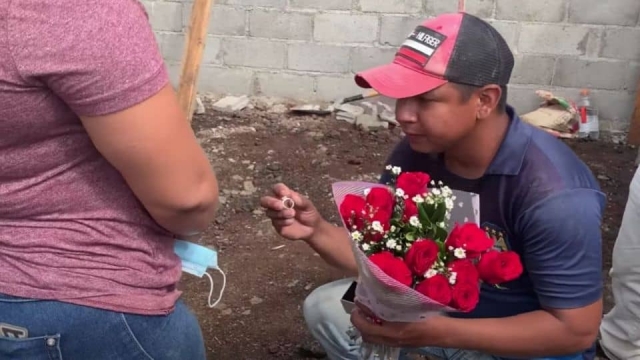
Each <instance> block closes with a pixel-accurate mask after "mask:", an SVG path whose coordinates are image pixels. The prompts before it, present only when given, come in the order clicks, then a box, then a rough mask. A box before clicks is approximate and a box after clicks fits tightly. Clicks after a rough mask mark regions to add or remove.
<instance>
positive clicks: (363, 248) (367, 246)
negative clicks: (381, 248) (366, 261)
mask: <svg viewBox="0 0 640 360" xmlns="http://www.w3.org/2000/svg"><path fill="white" fill-rule="evenodd" d="M369 249H371V246H369V244H362V250H364V251H369Z"/></svg>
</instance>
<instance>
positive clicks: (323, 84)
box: [316, 75, 365, 101]
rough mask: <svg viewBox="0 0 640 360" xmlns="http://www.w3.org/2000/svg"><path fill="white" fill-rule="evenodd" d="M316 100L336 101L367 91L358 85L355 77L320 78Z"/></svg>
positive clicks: (317, 79) (318, 78) (318, 79)
mask: <svg viewBox="0 0 640 360" xmlns="http://www.w3.org/2000/svg"><path fill="white" fill-rule="evenodd" d="M316 81H317V90H316V98H317V99H318V100H321V101H335V100H337V99H341V98H345V97H347V96H352V95H357V94H360V93H362V92H364V91H365V89H362V88H361V87H359V86H358V85H356V83H355V80H354V78H353V75H347V76H340V77H330V76H318V77H317V78H316Z"/></svg>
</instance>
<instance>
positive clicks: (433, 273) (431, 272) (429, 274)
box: [424, 269, 438, 279]
mask: <svg viewBox="0 0 640 360" xmlns="http://www.w3.org/2000/svg"><path fill="white" fill-rule="evenodd" d="M436 275H438V272H437V271H436V270H435V269H429V270H427V272H426V273H425V274H424V277H425V278H427V279H430V278H432V277H434V276H436Z"/></svg>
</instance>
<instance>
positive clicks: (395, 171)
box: [391, 166, 402, 175]
mask: <svg viewBox="0 0 640 360" xmlns="http://www.w3.org/2000/svg"><path fill="white" fill-rule="evenodd" d="M401 172H402V169H400V167H398V166H394V167H393V168H391V173H392V174H394V175H400V173H401Z"/></svg>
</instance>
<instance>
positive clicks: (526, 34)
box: [518, 24, 590, 55]
mask: <svg viewBox="0 0 640 360" xmlns="http://www.w3.org/2000/svg"><path fill="white" fill-rule="evenodd" d="M589 34H590V29H589V28H588V27H586V26H579V25H555V24H523V25H522V28H521V30H520V38H519V40H518V50H519V51H520V52H523V53H537V54H557V55H584V54H585V53H586V52H587V46H588V42H589Z"/></svg>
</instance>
